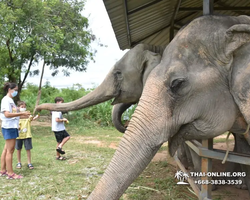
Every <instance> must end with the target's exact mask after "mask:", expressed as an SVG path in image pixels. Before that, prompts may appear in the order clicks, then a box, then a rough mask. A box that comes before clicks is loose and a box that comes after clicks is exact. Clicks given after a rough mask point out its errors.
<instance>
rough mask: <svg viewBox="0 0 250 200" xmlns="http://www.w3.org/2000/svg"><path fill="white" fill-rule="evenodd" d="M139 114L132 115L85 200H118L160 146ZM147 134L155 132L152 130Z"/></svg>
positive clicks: (155, 131) (155, 135)
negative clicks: (116, 147) (100, 175)
mask: <svg viewBox="0 0 250 200" xmlns="http://www.w3.org/2000/svg"><path fill="white" fill-rule="evenodd" d="M137 110H138V107H137ZM140 113H141V112H139V113H138V112H136V113H135V114H134V115H133V117H132V120H131V121H130V123H129V126H128V129H127V130H126V132H125V134H124V135H123V138H122V140H121V142H120V144H119V147H118V149H117V151H116V152H115V154H114V157H113V158H112V160H111V162H110V164H109V166H108V168H107V169H106V171H105V173H104V175H103V176H102V178H101V180H100V181H99V183H98V184H97V186H96V188H95V189H94V191H93V192H92V193H91V195H90V196H89V197H88V200H118V199H119V198H120V197H121V196H122V194H123V193H124V191H125V190H126V189H127V188H128V186H129V185H130V184H131V183H132V182H133V181H134V180H135V179H136V178H137V177H138V176H139V175H140V173H141V172H142V171H143V170H144V169H145V168H146V166H147V165H148V164H149V163H150V161H151V160H152V158H153V157H154V155H155V154H156V152H157V151H158V149H159V148H160V147H161V145H162V143H161V142H160V140H158V134H154V135H151V136H149V134H148V132H149V131H148V127H145V126H144V125H143V122H142V121H141V120H140V117H139V115H140ZM148 125H149V127H154V126H153V125H152V124H150V123H149V124H148ZM150 133H158V131H157V130H152V129H151V130H150Z"/></svg>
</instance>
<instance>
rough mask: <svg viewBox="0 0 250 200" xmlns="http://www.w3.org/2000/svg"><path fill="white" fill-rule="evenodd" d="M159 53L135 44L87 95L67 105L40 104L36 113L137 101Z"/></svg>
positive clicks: (149, 47)
mask: <svg viewBox="0 0 250 200" xmlns="http://www.w3.org/2000/svg"><path fill="white" fill-rule="evenodd" d="M162 53H163V48H162V47H155V46H152V45H146V44H139V45H137V46H135V47H134V48H133V49H131V50H129V51H128V52H127V53H126V54H125V55H124V56H123V57H122V58H121V59H120V60H119V61H118V62H117V63H116V64H115V65H114V67H113V68H112V69H111V70H110V72H109V73H108V74H107V76H106V78H105V79H104V81H103V82H102V83H101V85H99V86H98V87H97V88H96V89H95V90H94V91H92V92H91V93H89V94H87V95H86V96H83V97H82V98H80V99H77V100H75V101H72V102H69V103H62V104H51V103H46V104H42V105H39V106H37V107H36V110H37V111H39V110H55V111H56V110H59V111H71V110H79V109H82V108H86V107H89V106H92V105H96V104H99V103H102V102H104V101H107V100H109V99H112V98H114V101H113V102H112V104H113V105H114V104H117V103H121V102H122V103H131V104H132V103H135V102H138V100H139V98H140V96H141V93H142V88H143V85H144V84H145V81H146V79H147V77H148V75H149V73H150V72H151V70H152V69H153V68H154V67H155V66H156V65H158V63H159V62H160V60H161V55H162Z"/></svg>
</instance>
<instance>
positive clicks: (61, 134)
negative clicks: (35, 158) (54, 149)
mask: <svg viewBox="0 0 250 200" xmlns="http://www.w3.org/2000/svg"><path fill="white" fill-rule="evenodd" d="M54 133H55V137H56V141H57V142H58V143H61V142H62V141H63V139H64V138H66V137H69V136H70V135H69V134H68V132H67V131H66V130H63V131H54Z"/></svg>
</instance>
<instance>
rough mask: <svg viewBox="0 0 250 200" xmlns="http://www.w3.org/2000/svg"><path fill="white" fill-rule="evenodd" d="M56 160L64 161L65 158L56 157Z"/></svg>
mask: <svg viewBox="0 0 250 200" xmlns="http://www.w3.org/2000/svg"><path fill="white" fill-rule="evenodd" d="M56 160H66V158H65V157H63V156H58V157H56Z"/></svg>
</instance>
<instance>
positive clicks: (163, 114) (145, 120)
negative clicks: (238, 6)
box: [88, 16, 250, 200]
mask: <svg viewBox="0 0 250 200" xmlns="http://www.w3.org/2000/svg"><path fill="white" fill-rule="evenodd" d="M249 42H250V17H248V16H238V17H234V16H202V17H199V18H196V19H194V20H193V21H191V22H190V23H189V24H188V25H187V26H185V27H184V28H183V29H182V30H180V31H179V32H178V33H177V34H176V36H175V37H174V39H173V40H172V41H171V42H170V43H169V45H168V46H167V47H166V48H165V50H164V53H163V56H162V60H161V62H160V63H159V64H158V65H157V66H156V67H155V68H154V69H153V70H152V71H151V73H150V75H149V76H148V78H147V81H146V84H145V86H144V89H143V92H142V95H141V98H140V100H139V103H138V105H137V107H136V109H135V112H134V114H133V116H132V119H131V120H130V123H129V125H128V127H127V129H126V132H125V134H124V135H123V137H122V139H121V141H120V143H119V146H118V148H117V150H116V152H115V154H114V156H113V158H112V159H111V161H110V164H109V165H108V167H107V168H106V170H105V172H104V174H103V176H102V177H101V179H100V180H99V182H98V184H97V185H96V187H95V189H94V190H93V191H92V193H91V194H90V196H89V197H88V200H117V199H119V198H120V197H121V195H122V194H123V193H124V191H125V190H126V189H127V188H128V186H129V185H130V184H131V183H132V182H133V181H134V180H135V178H137V177H138V176H139V175H140V173H141V172H142V171H143V170H144V169H145V168H146V166H147V165H148V164H149V162H150V161H151V159H152V158H153V156H154V155H155V154H156V152H157V151H158V150H159V148H160V147H161V145H162V144H163V143H164V142H167V141H168V143H169V152H170V153H171V155H174V153H175V152H176V150H177V149H178V146H179V145H180V144H182V143H183V142H184V141H186V140H193V139H196V140H202V139H209V138H213V137H216V136H218V135H220V134H222V133H224V132H226V131H232V132H234V133H235V134H242V133H244V132H245V130H246V129H247V125H248V124H250V112H249V110H250V92H249V90H250V82H249V81H248V79H249V77H250V70H249V66H250V57H249V56H248V55H249V53H250V44H249ZM145 124H147V126H145ZM248 176H249V175H247V178H249V177H248ZM247 184H248V183H247Z"/></svg>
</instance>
